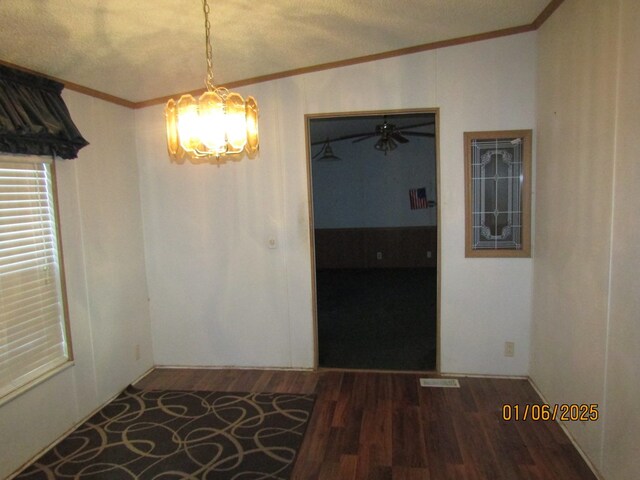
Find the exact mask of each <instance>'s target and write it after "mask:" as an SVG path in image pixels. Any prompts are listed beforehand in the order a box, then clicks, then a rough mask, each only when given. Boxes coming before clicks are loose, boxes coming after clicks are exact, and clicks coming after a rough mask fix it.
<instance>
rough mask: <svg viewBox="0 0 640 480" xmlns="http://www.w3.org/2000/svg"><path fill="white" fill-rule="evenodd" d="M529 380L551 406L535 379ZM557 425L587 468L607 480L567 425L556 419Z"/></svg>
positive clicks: (597, 476)
mask: <svg viewBox="0 0 640 480" xmlns="http://www.w3.org/2000/svg"><path fill="white" fill-rule="evenodd" d="M527 380H529V384H530V385H531V386H532V387H533V389H534V390H535V392H536V393H537V394H538V396H539V397H540V400H542V403H543V404H547V405H549V401H548V400H547V399H546V397H545V396H544V395H543V394H542V392H541V391H540V389H539V388H538V386H537V385H536V382H534V381H533V379H532V378H531V377H527ZM556 423H557V424H558V425H560V428H561V429H562V431H563V432H564V434H565V435H566V436H567V438H568V439H569V441H570V442H571V444H572V445H573V446H574V447H575V449H576V450H577V451H578V453H579V454H580V456H581V457H582V459H583V460H584V461H585V463H586V464H587V466H588V467H589V469H590V470H591V471H592V472H593V474H594V475H595V476H596V478H597V479H598V480H605V478H604V477H603V476H602V474H601V473H600V470H598V468H597V467H596V466H595V465H594V463H593V461H592V460H591V459H590V458H589V457H588V456H587V454H586V453H585V452H584V450H582V447H581V446H580V445H579V444H578V442H577V441H576V439H575V438H574V436H573V435H572V434H571V432H570V431H569V429H568V428H567V427H566V425H565V424H564V423H563V422H561V421H560V419H556Z"/></svg>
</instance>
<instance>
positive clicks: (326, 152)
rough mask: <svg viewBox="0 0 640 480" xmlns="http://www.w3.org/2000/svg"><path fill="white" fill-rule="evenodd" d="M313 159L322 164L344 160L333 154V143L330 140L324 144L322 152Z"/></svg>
mask: <svg viewBox="0 0 640 480" xmlns="http://www.w3.org/2000/svg"><path fill="white" fill-rule="evenodd" d="M313 158H314V159H317V160H318V161H321V162H327V161H328V162H335V161H337V160H342V159H341V158H340V157H337V156H336V155H335V154H334V153H333V149H332V148H331V143H330V142H329V139H328V138H327V140H326V141H325V142H324V145H323V146H322V148H321V149H320V151H319V152H318V153H317V154H316V155H315V156H314V157H313Z"/></svg>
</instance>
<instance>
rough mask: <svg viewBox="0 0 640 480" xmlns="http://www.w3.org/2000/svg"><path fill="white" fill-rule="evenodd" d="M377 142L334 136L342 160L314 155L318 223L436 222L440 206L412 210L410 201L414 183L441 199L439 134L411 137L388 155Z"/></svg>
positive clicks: (429, 196) (340, 225) (390, 224)
mask: <svg viewBox="0 0 640 480" xmlns="http://www.w3.org/2000/svg"><path fill="white" fill-rule="evenodd" d="M311 128H312V129H313V126H312V127H311ZM375 142H376V139H371V140H370V141H368V142H367V141H365V142H359V143H352V141H351V140H342V141H338V142H332V143H331V146H332V148H333V150H334V152H335V154H336V155H338V156H339V157H340V158H341V159H342V160H341V161H329V162H326V161H318V160H313V162H312V173H313V175H312V178H313V216H314V224H313V225H314V227H315V228H376V227H414V226H424V225H436V224H437V215H436V214H437V211H436V209H435V208H426V209H416V210H411V206H410V202H409V189H411V188H421V187H425V188H426V190H427V199H428V200H436V159H435V139H433V138H425V137H410V141H409V143H406V144H401V145H399V146H398V148H397V149H395V150H392V151H391V152H388V153H387V155H385V154H384V153H383V152H380V151H378V150H375V149H374V148H373V145H374V143H375ZM316 150H317V148H316ZM314 153H315V150H314Z"/></svg>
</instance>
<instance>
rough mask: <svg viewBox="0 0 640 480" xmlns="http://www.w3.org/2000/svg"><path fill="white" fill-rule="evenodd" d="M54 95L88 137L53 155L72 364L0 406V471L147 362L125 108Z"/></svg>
mask: <svg viewBox="0 0 640 480" xmlns="http://www.w3.org/2000/svg"><path fill="white" fill-rule="evenodd" d="M64 98H65V102H66V103H67V105H68V107H69V110H70V112H71V116H72V118H73V120H74V122H75V123H76V125H77V126H78V128H79V129H80V131H81V132H82V134H83V136H85V138H87V140H88V141H89V142H90V143H91V145H90V146H88V147H85V148H84V149H83V150H81V151H80V154H79V157H78V158H77V159H75V160H60V161H56V170H57V185H58V200H59V206H60V217H61V218H60V224H61V230H62V244H63V253H64V264H65V269H66V281H67V297H68V302H69V314H70V324H71V337H72V342H73V348H74V353H75V365H74V366H73V367H71V368H69V369H67V370H65V371H63V372H61V373H59V374H57V375H55V376H54V377H52V378H50V379H48V380H47V381H45V382H44V383H42V384H40V385H38V386H36V387H34V388H33V389H31V390H29V391H27V392H26V393H24V394H22V395H20V396H19V397H17V398H15V399H13V400H12V401H10V402H8V403H6V404H4V405H2V406H0V432H1V434H0V478H4V477H5V476H7V475H8V474H10V473H11V472H12V471H14V470H15V469H17V468H19V467H20V466H21V465H22V464H23V463H25V462H26V461H28V460H29V459H30V458H31V457H32V456H34V455H35V454H37V453H38V452H39V451H40V450H42V449H43V448H44V447H46V446H47V445H48V444H49V443H51V442H52V441H54V440H56V439H58V438H59V437H60V435H62V434H63V433H64V432H65V431H66V430H68V429H69V428H70V427H72V426H73V425H75V424H76V423H77V422H78V421H80V420H81V419H82V418H83V417H85V416H86V415H87V414H89V413H90V412H91V411H93V410H94V409H96V408H97V407H99V406H101V405H102V404H103V403H104V402H105V401H107V400H108V399H109V398H111V397H112V396H114V395H115V394H117V393H118V392H119V391H120V390H122V389H123V388H124V387H126V386H127V385H128V384H129V383H130V382H131V381H133V380H135V379H136V378H137V377H139V376H140V375H141V374H143V373H144V372H145V371H146V370H148V369H149V368H150V367H151V366H152V365H153V354H152V351H151V334H150V331H149V328H150V322H149V310H148V304H147V288H146V278H145V270H144V254H143V240H142V221H141V215H140V200H139V190H138V168H137V164H136V161H135V138H134V114H133V112H132V111H130V110H128V109H125V108H122V107H118V106H114V105H111V104H108V103H106V102H103V101H101V100H97V99H93V98H91V97H87V96H84V95H81V94H78V93H74V92H70V91H65V92H64ZM136 344H138V345H140V360H136V359H135V346H136Z"/></svg>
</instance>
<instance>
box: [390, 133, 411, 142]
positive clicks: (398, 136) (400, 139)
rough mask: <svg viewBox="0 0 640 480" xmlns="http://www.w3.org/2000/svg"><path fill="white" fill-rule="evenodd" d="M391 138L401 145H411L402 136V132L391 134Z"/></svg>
mask: <svg viewBox="0 0 640 480" xmlns="http://www.w3.org/2000/svg"><path fill="white" fill-rule="evenodd" d="M391 137H392V138H393V139H394V140H395V141H397V142H399V143H409V139H408V138H404V137H403V136H402V135H401V134H400V132H393V133H392V134H391Z"/></svg>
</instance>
